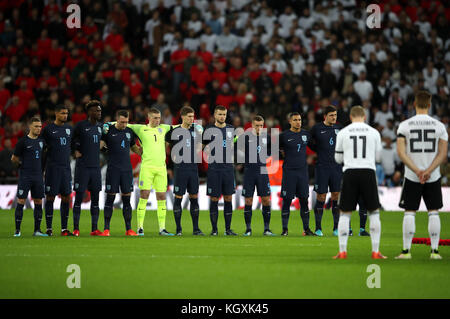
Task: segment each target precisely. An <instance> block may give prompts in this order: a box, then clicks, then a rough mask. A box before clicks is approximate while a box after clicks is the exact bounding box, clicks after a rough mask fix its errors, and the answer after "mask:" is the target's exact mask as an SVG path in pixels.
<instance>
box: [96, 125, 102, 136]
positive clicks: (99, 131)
mask: <svg viewBox="0 0 450 319" xmlns="http://www.w3.org/2000/svg"><path fill="white" fill-rule="evenodd" d="M97 130H98V133H99V134H102V129H101V128H100V127H98V126H97Z"/></svg>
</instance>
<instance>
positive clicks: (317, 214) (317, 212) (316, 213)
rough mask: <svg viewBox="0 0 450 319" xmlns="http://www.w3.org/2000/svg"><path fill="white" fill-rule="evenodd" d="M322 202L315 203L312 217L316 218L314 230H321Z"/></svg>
mask: <svg viewBox="0 0 450 319" xmlns="http://www.w3.org/2000/svg"><path fill="white" fill-rule="evenodd" d="M324 204H325V203H324V202H320V201H318V200H317V201H316V205H315V207H314V217H315V218H316V230H318V229H320V230H321V229H322V216H323V205H324Z"/></svg>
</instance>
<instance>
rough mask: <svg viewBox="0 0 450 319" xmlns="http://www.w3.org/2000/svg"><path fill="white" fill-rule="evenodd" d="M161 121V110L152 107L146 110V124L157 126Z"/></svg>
mask: <svg viewBox="0 0 450 319" xmlns="http://www.w3.org/2000/svg"><path fill="white" fill-rule="evenodd" d="M160 123H161V112H160V111H159V110H158V109H157V108H154V107H152V108H151V109H150V110H149V111H148V124H150V126H151V127H157V126H158V125H159V124H160Z"/></svg>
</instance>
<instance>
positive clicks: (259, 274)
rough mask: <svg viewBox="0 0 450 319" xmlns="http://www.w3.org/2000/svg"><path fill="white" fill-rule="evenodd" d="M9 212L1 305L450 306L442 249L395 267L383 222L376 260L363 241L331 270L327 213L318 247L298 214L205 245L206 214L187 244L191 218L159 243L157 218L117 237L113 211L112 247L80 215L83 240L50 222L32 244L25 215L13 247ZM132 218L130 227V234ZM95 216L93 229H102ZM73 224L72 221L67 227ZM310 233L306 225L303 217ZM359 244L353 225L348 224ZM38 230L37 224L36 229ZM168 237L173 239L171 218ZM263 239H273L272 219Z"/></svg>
mask: <svg viewBox="0 0 450 319" xmlns="http://www.w3.org/2000/svg"><path fill="white" fill-rule="evenodd" d="M13 214H14V211H13V210H7V211H5V210H2V211H0V260H1V262H0V298H152V299H153V298H157V299H159V298H164V299H169V298H181V299H188V298H192V299H195V298H227V299H228V298H294V299H302V298H450V289H449V287H450V276H448V270H449V269H450V247H448V246H447V247H440V252H441V255H442V256H443V258H444V259H443V260H430V259H429V253H430V247H429V246H426V245H413V249H412V254H413V259H412V260H394V257H395V256H396V255H397V254H398V253H399V252H400V250H401V246H402V234H401V230H402V218H403V214H401V213H398V212H382V213H381V223H382V235H381V249H380V250H381V252H382V253H383V254H385V255H387V256H388V257H389V259H387V260H381V261H374V260H372V259H371V258H370V251H371V243H370V238H369V237H358V236H357V235H356V236H353V237H350V238H349V244H348V259H347V260H333V259H332V256H334V255H335V254H336V253H337V251H338V239H337V238H336V237H333V236H332V235H331V225H332V217H331V213H330V211H325V213H324V220H323V229H324V234H325V237H322V238H318V237H313V238H312V237H302V236H301V233H300V228H301V220H300V216H299V212H298V211H292V212H291V217H290V223H289V231H290V233H289V236H288V237H281V236H277V237H263V236H262V231H263V229H262V224H263V223H262V216H261V212H260V211H259V210H256V211H254V212H253V236H252V237H243V236H242V233H243V232H244V230H245V225H244V217H243V213H242V211H235V212H234V214H233V215H234V216H233V222H232V229H233V230H234V231H236V232H238V233H239V234H240V236H238V237H225V236H224V235H223V229H224V221H223V213H222V212H220V214H219V230H220V233H219V236H218V237H213V238H212V237H210V236H209V232H210V230H211V228H210V222H209V213H208V212H206V211H202V212H201V213H200V227H201V229H202V230H203V232H204V233H205V234H207V236H204V237H193V236H192V223H191V219H190V214H189V211H184V212H183V217H182V218H183V219H182V222H183V226H184V229H183V230H184V234H183V236H182V237H160V236H159V235H158V233H157V230H158V227H157V219H156V212H155V211H148V212H147V215H146V221H145V231H146V233H145V237H134V238H131V237H125V229H124V222H123V218H122V213H121V211H120V210H115V212H114V215H113V218H112V222H111V237H109V238H105V237H91V236H89V231H90V214H89V212H88V211H83V212H82V215H81V236H80V237H79V238H75V237H61V236H59V232H57V230H59V226H60V218H59V211H56V212H55V216H54V229H55V232H56V236H54V237H52V238H34V237H32V236H31V234H32V230H33V229H32V228H33V213H32V211H31V210H27V211H25V212H24V219H23V224H22V237H20V238H14V237H13V236H12V235H13V231H14V217H13ZM135 214H136V212H133V227H135V225H136V215H135ZM440 216H441V225H442V227H441V228H442V232H441V238H443V239H446V238H450V227H449V226H450V214H448V213H447V214H446V213H443V214H441V215H440ZM102 218H103V213H101V216H100V223H99V224H100V226H103V220H102ZM71 224H72V212H70V220H69V225H71ZM311 226H312V227H311V228H313V226H314V216H313V214H311ZM352 226H353V229H354V231H355V233H356V234H357V231H358V229H359V216H358V214H356V213H355V214H353V216H352ZM42 229H45V220H43V221H42ZM167 229H168V230H169V231H174V230H175V224H174V220H173V215H172V212H171V211H169V212H168V214H167ZM271 229H272V231H273V232H274V233H276V234H280V229H281V217H280V212H279V211H274V212H272V222H271ZM415 236H416V237H428V231H427V215H426V214H425V213H418V214H417V217H416V235H415ZM70 264H77V265H79V266H80V269H81V288H73V289H69V288H68V287H67V285H66V281H67V278H68V276H69V275H70V273H68V272H67V266H68V265H70ZM370 264H378V265H380V276H381V277H380V280H381V281H380V282H381V287H380V288H372V289H370V288H368V287H367V284H366V282H367V278H368V276H370V275H371V273H369V272H367V267H368V265H370Z"/></svg>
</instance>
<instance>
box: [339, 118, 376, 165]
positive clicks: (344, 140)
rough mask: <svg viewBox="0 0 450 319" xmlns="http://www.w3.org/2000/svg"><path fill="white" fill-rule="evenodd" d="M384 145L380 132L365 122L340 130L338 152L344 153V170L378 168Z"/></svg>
mask: <svg viewBox="0 0 450 319" xmlns="http://www.w3.org/2000/svg"><path fill="white" fill-rule="evenodd" d="M381 150H382V146H381V137H380V133H379V132H378V131H377V130H376V129H374V128H373V127H370V126H369V125H367V124H365V123H360V122H356V123H352V124H350V125H348V126H346V127H345V128H343V129H342V130H340V131H339V133H338V135H337V137H336V151H335V152H336V153H337V154H342V155H343V160H344V167H343V170H344V171H345V170H347V169H352V168H359V169H361V168H368V169H373V170H374V171H375V170H376V166H375V162H379V161H380V154H381Z"/></svg>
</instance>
